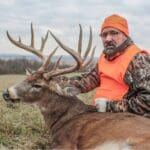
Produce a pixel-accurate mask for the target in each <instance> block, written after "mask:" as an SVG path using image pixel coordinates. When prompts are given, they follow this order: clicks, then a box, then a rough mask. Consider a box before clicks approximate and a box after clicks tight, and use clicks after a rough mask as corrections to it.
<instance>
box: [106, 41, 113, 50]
mask: <svg viewBox="0 0 150 150" xmlns="http://www.w3.org/2000/svg"><path fill="white" fill-rule="evenodd" d="M109 46H111V47H114V48H115V47H116V44H115V43H114V42H112V41H109V42H105V48H107V47H109Z"/></svg>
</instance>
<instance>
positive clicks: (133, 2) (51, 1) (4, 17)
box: [0, 0, 150, 56]
mask: <svg viewBox="0 0 150 150" xmlns="http://www.w3.org/2000/svg"><path fill="white" fill-rule="evenodd" d="M114 13H115V14H119V15H122V16H124V17H125V18H127V19H128V23H129V32H130V36H131V38H132V39H133V40H134V42H135V43H136V44H137V45H138V46H139V47H141V48H143V49H147V50H150V1H149V0H42V1H41V0H5V1H3V0H0V53H5V54H6V53H15V54H29V53H26V52H25V51H24V50H22V49H20V48H17V47H15V46H14V45H12V44H11V43H10V42H9V40H8V39H7V36H6V31H7V30H8V31H9V33H10V34H11V35H12V36H13V37H14V38H15V39H18V37H19V36H21V38H22V41H23V42H24V43H26V44H28V43H30V23H31V22H33V25H34V30H35V38H36V43H35V45H36V46H37V48H38V47H39V46H40V37H41V36H42V35H44V34H45V33H46V31H47V30H48V29H50V30H51V31H52V32H53V33H54V34H55V35H57V36H58V37H59V38H60V39H61V40H62V41H63V42H64V43H65V44H66V45H68V46H70V47H72V48H77V40H78V33H79V25H78V24H79V23H80V24H81V25H82V27H83V35H84V39H83V49H85V48H86V46H87V41H88V35H89V26H91V27H92V29H93V46H94V45H97V48H96V54H95V55H96V56H99V54H100V52H101V51H102V50H103V47H102V44H101V40H100V39H99V36H98V34H99V29H100V26H101V24H102V22H103V20H104V18H105V17H106V16H109V15H111V14H114ZM55 46H57V44H56V42H55V41H54V40H53V39H52V38H51V37H50V36H49V39H48V41H47V45H46V47H45V54H47V53H48V52H49V51H51V50H52V49H54V48H55ZM62 53H63V54H64V51H63V50H61V49H58V51H57V54H62Z"/></svg>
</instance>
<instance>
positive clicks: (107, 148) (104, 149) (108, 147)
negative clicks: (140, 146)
mask: <svg viewBox="0 0 150 150" xmlns="http://www.w3.org/2000/svg"><path fill="white" fill-rule="evenodd" d="M93 150H132V148H131V147H130V146H129V145H128V144H127V143H126V142H120V141H119V142H117V141H111V142H105V143H103V144H101V145H99V146H97V147H95V148H94V149H93Z"/></svg>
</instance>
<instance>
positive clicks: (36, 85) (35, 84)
mask: <svg viewBox="0 0 150 150" xmlns="http://www.w3.org/2000/svg"><path fill="white" fill-rule="evenodd" d="M32 87H34V88H42V86H41V85H40V84H38V83H34V84H33V85H32Z"/></svg>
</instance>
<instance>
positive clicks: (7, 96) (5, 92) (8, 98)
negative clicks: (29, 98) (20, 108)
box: [3, 89, 20, 102]
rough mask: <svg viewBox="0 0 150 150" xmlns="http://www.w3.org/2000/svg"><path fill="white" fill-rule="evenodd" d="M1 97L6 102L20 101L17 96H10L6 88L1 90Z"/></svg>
mask: <svg viewBox="0 0 150 150" xmlns="http://www.w3.org/2000/svg"><path fill="white" fill-rule="evenodd" d="M3 98H4V100H5V101H6V102H19V101H20V100H19V99H18V98H12V97H11V94H10V92H9V90H8V89H7V90H5V91H4V92H3Z"/></svg>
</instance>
